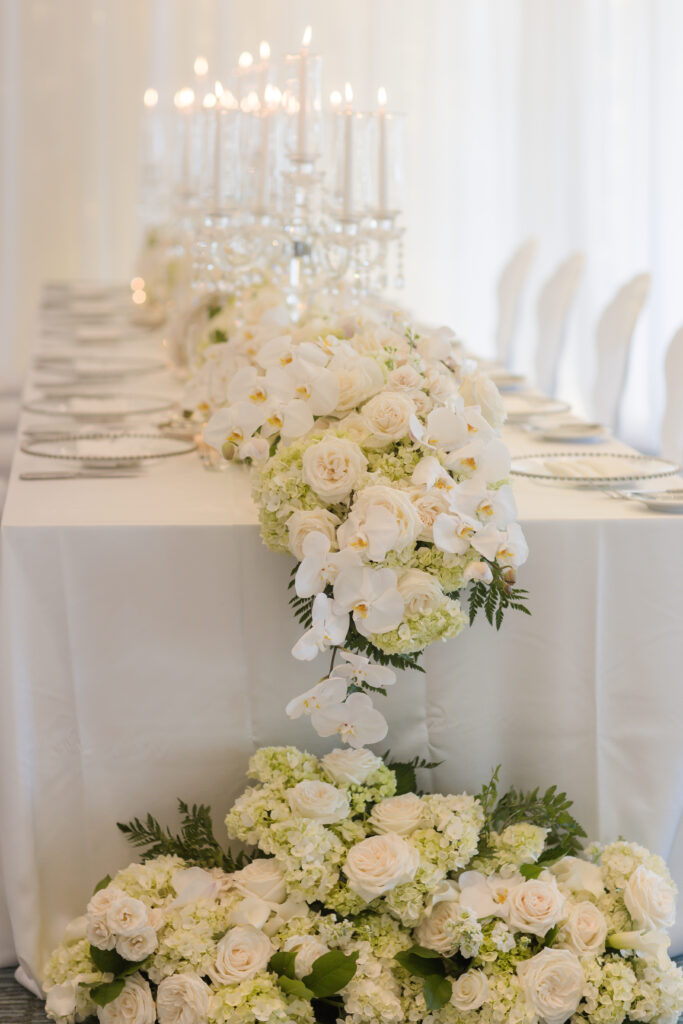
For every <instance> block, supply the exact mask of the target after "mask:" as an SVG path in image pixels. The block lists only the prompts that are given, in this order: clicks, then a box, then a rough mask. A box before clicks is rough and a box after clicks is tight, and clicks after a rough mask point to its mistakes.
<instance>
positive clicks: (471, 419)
mask: <svg viewBox="0 0 683 1024" xmlns="http://www.w3.org/2000/svg"><path fill="white" fill-rule="evenodd" d="M463 416H464V417H465V420H466V421H467V432H468V434H469V436H470V438H471V440H473V441H490V440H491V438H493V437H495V436H496V432H495V430H494V429H493V427H492V426H491V424H490V423H489V421H488V420H487V419H484V417H483V416H482V414H481V409H480V408H479V406H478V405H466V406H465V409H464V411H463Z"/></svg>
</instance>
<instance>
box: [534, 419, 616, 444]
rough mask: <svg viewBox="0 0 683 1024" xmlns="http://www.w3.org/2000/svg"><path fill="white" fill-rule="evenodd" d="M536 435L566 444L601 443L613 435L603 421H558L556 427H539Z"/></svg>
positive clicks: (535, 432) (535, 430)
mask: <svg viewBox="0 0 683 1024" xmlns="http://www.w3.org/2000/svg"><path fill="white" fill-rule="evenodd" d="M533 434H534V437H539V438H541V440H543V441H559V442H564V443H565V444H599V443H600V442H601V441H606V440H607V439H608V438H609V437H610V436H611V435H610V431H609V429H608V428H607V427H605V426H603V424H602V423H558V425H557V426H556V427H537V428H535V429H534V431H533Z"/></svg>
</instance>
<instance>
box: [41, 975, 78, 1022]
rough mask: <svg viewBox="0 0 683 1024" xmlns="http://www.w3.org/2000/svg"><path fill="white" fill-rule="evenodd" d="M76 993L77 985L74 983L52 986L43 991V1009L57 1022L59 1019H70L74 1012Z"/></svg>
mask: <svg viewBox="0 0 683 1024" xmlns="http://www.w3.org/2000/svg"><path fill="white" fill-rule="evenodd" d="M77 991H78V985H77V983H76V982H75V981H65V982H64V983H63V984H62V985H52V987H51V988H48V989H46V990H45V1009H46V1010H47V1012H48V1013H49V1014H50V1015H51V1016H52V1017H54V1018H55V1019H57V1020H59V1019H60V1018H61V1017H71V1016H72V1014H73V1013H74V1012H75V1010H76V992H77Z"/></svg>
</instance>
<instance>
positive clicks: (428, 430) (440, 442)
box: [410, 406, 467, 452]
mask: <svg viewBox="0 0 683 1024" xmlns="http://www.w3.org/2000/svg"><path fill="white" fill-rule="evenodd" d="M410 434H411V436H412V438H413V440H414V441H417V443H418V444H420V445H422V447H423V448H432V449H437V450H439V451H444V452H450V451H452V450H453V449H454V448H462V446H463V445H465V444H466V443H467V423H466V422H465V419H464V417H463V416H461V415H460V414H459V413H457V412H454V411H453V410H452V409H447V408H446V407H445V406H439V407H438V408H436V409H432V411H431V412H430V413H429V415H428V416H427V421H426V423H425V424H423V423H422V422H421V421H420V420H419V419H418V418H417V416H411V417H410Z"/></svg>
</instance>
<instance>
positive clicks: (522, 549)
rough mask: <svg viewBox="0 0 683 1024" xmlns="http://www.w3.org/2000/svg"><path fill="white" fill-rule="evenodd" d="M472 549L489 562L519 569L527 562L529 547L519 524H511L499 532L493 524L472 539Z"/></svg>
mask: <svg viewBox="0 0 683 1024" xmlns="http://www.w3.org/2000/svg"><path fill="white" fill-rule="evenodd" d="M471 543H472V547H473V548H474V549H475V551H478V552H479V554H481V555H483V556H484V558H488V560H489V562H493V561H496V562H498V564H499V565H510V566H514V567H517V566H518V565H523V564H524V562H526V560H527V557H528V555H529V546H528V544H527V542H526V538H525V536H524V534H523V533H522V528H521V526H520V525H519V523H510V525H509V526H508V528H507V530H497V529H496V528H495V526H493V524H491V525H489V526H486V527H484V529H483V530H480V531H479V533H478V534H477V535H476V536H475V537H473V538H472V542H471Z"/></svg>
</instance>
